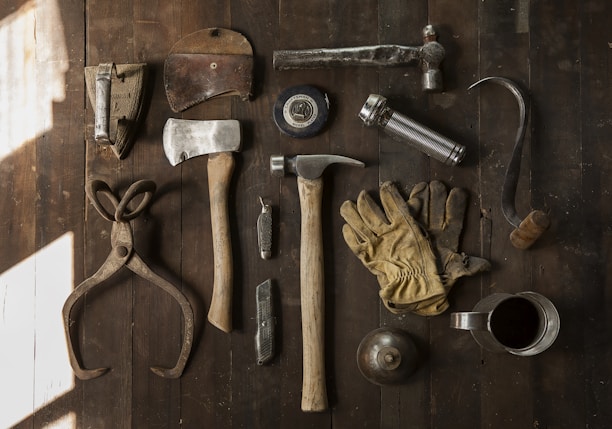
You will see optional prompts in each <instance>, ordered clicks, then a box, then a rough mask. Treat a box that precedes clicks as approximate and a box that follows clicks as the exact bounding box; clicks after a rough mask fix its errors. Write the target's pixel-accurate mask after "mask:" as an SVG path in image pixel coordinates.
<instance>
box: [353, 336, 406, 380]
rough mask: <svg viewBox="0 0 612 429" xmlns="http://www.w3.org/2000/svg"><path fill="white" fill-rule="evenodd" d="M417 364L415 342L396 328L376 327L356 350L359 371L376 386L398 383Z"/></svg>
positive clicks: (404, 378)
mask: <svg viewBox="0 0 612 429" xmlns="http://www.w3.org/2000/svg"><path fill="white" fill-rule="evenodd" d="M417 365H418V353H417V348H416V345H415V344H414V341H413V340H412V338H410V336H409V335H408V334H407V333H405V332H404V331H402V330H400V329H394V328H378V329H375V330H374V331H372V332H370V333H369V334H367V335H366V336H365V337H364V338H363V340H361V343H360V344H359V348H358V349H357V366H358V367H359V371H361V374H362V375H363V376H364V377H365V378H366V379H367V380H368V381H370V382H371V383H374V384H378V385H381V386H382V385H389V384H400V383H403V382H405V381H406V379H407V378H408V377H409V376H410V375H411V374H412V373H414V371H415V370H416V368H417Z"/></svg>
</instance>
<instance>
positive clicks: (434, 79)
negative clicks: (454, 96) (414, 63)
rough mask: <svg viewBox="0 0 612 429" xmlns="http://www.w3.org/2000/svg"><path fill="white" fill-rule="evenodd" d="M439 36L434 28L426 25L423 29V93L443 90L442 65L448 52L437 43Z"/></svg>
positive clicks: (421, 54)
mask: <svg viewBox="0 0 612 429" xmlns="http://www.w3.org/2000/svg"><path fill="white" fill-rule="evenodd" d="M437 37H438V36H437V34H436V31H435V29H434V28H433V26H431V25H426V26H425V27H424V28H423V46H422V47H421V50H420V59H421V69H422V71H423V77H422V80H421V83H422V84H423V91H426V92H440V91H442V89H443V84H442V72H441V71H440V63H441V62H442V60H443V59H444V56H445V54H446V52H445V51H444V47H443V46H442V45H441V44H440V43H438V42H437V41H436V39H437Z"/></svg>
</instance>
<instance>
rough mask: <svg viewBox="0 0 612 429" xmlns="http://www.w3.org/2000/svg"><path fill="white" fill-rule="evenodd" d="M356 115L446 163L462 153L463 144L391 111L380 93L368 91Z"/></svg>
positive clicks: (455, 160)
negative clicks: (368, 93) (366, 97)
mask: <svg viewBox="0 0 612 429" xmlns="http://www.w3.org/2000/svg"><path fill="white" fill-rule="evenodd" d="M359 118H360V119H361V120H362V121H363V122H364V123H365V124H366V125H367V126H372V125H378V126H380V127H381V128H382V129H383V131H385V133H387V134H389V135H390V136H391V137H393V138H395V139H396V140H399V141H401V142H405V143H408V144H409V145H410V146H412V147H414V148H415V149H418V150H420V151H421V152H423V153H425V154H426V155H429V156H430V157H432V158H434V159H436V160H438V161H440V162H443V163H444V164H446V165H457V164H459V163H460V162H461V161H462V160H463V158H464V156H465V146H463V145H460V144H459V143H456V142H454V141H452V140H451V139H449V138H446V137H444V136H443V135H441V134H439V133H437V132H435V131H433V130H431V129H430V128H427V127H426V126H424V125H422V124H419V123H418V122H416V121H415V120H413V119H410V118H409V117H407V116H405V115H402V114H401V113H398V112H396V111H394V110H393V109H391V108H390V107H388V106H387V99H386V98H385V97H383V96H382V95H378V94H370V96H369V97H368V99H367V100H366V102H365V104H364V105H363V107H362V108H361V111H360V112H359Z"/></svg>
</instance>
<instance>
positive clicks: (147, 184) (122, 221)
mask: <svg viewBox="0 0 612 429" xmlns="http://www.w3.org/2000/svg"><path fill="white" fill-rule="evenodd" d="M155 187H156V186H155V183H154V182H152V181H150V180H139V181H137V182H135V183H133V184H132V185H131V186H130V187H129V188H128V190H127V191H126V192H125V194H124V195H123V198H121V200H118V199H117V197H116V196H115V195H114V194H113V192H112V191H111V189H110V187H109V186H108V185H107V184H106V183H105V182H103V181H101V180H92V181H89V182H88V183H87V184H86V186H85V193H86V194H87V196H88V197H89V199H90V201H91V203H92V204H93V206H94V207H95V209H96V210H97V211H98V213H100V215H101V216H102V217H103V218H104V219H106V220H109V221H111V222H113V226H112V229H111V246H112V250H111V252H110V254H109V255H108V257H107V258H106V261H104V264H102V266H101V267H100V268H99V269H98V271H96V273H95V274H93V275H92V276H91V277H89V278H88V279H86V280H84V281H83V282H82V283H81V284H79V285H78V286H77V287H76V288H75V289H74V291H73V292H72V293H71V294H70V296H68V298H67V299H66V302H65V303H64V308H63V309H62V314H63V317H64V330H65V333H66V340H67V342H68V353H69V356H70V365H71V366H72V369H73V371H74V373H75V375H76V376H77V377H78V378H80V379H81V380H89V379H92V378H96V377H99V376H101V375H102V374H104V373H105V372H106V371H108V370H109V368H96V369H85V368H83V367H82V366H81V363H80V362H79V359H78V358H77V355H76V354H75V350H74V346H73V341H72V337H71V334H70V328H71V326H72V324H74V323H75V321H74V320H72V319H70V313H71V311H72V309H73V307H74V305H75V304H76V302H77V301H78V300H79V299H80V298H81V297H82V296H84V295H85V294H86V293H87V292H89V291H91V290H92V289H93V288H94V287H96V286H98V285H100V284H102V283H103V282H104V281H105V280H107V279H109V278H110V277H111V276H112V275H113V274H115V273H116V272H117V271H119V270H120V269H121V268H122V267H123V266H124V265H125V266H126V267H127V268H129V269H130V270H132V271H133V272H134V273H135V274H138V275H139V276H140V277H142V278H144V279H146V280H148V281H149V282H151V283H152V284H154V285H155V286H158V287H160V288H161V289H162V290H164V292H166V293H168V294H170V296H172V298H174V299H175V300H176V301H177V302H178V304H179V306H180V307H181V311H182V314H183V331H184V332H183V344H182V347H181V351H180V354H179V358H178V361H177V363H176V366H174V367H173V368H163V367H159V366H154V367H151V371H153V372H154V373H155V374H157V375H159V376H160V377H165V378H178V377H180V376H181V374H182V373H183V369H184V368H185V364H186V363H187V359H188V358H189V353H190V352H191V346H192V344H193V327H194V317H193V309H192V308H191V304H190V303H189V301H188V300H187V298H186V297H185V295H183V293H182V292H181V291H180V290H179V289H178V288H176V287H175V286H174V285H172V284H171V283H170V282H168V281H167V280H164V279H163V278H162V277H160V276H159V275H157V274H155V273H154V272H153V271H152V270H151V269H150V268H149V267H148V266H147V264H146V263H145V262H144V261H143V260H142V259H141V258H140V256H138V254H137V253H136V251H135V250H134V237H133V232H132V227H131V226H130V221H131V220H132V219H134V218H136V217H137V216H138V215H140V213H142V211H144V210H145V209H146V207H147V206H148V204H149V203H150V201H151V198H152V197H153V193H154V192H155ZM98 194H102V195H104V196H105V197H106V198H107V199H108V200H109V201H110V203H111V204H112V205H113V207H114V209H115V212H114V213H110V212H109V211H108V210H107V209H106V208H105V207H104V206H103V205H102V204H101V202H100V200H99V199H98ZM141 194H142V199H141V200H140V202H139V203H138V206H137V207H136V208H135V209H133V210H130V209H129V208H128V204H129V203H130V202H131V201H132V200H135V198H136V200H135V202H136V201H137V199H138V198H140V195H141Z"/></svg>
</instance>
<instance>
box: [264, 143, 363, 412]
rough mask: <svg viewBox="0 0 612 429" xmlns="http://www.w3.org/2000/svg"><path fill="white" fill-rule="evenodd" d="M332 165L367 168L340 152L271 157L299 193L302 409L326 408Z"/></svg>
mask: <svg viewBox="0 0 612 429" xmlns="http://www.w3.org/2000/svg"><path fill="white" fill-rule="evenodd" d="M331 164H346V165H351V166H354V167H364V164H363V162H361V161H357V160H356V159H352V158H348V157H346V156H339V155H296V156H294V157H285V156H283V155H273V156H271V157H270V171H271V172H272V174H274V175H277V176H283V175H285V173H292V174H295V175H296V176H297V184H298V192H299V195H300V212H301V231H300V234H301V238H300V303H301V308H302V348H303V350H302V354H303V374H302V377H303V378H302V383H303V384H302V411H309V412H310V411H324V410H326V409H327V389H326V386H325V353H324V345H325V340H324V337H325V335H324V333H325V319H324V305H325V290H324V287H323V286H324V275H323V230H322V222H321V200H322V196H323V177H322V174H323V171H324V170H325V169H326V168H327V167H328V166H329V165H331Z"/></svg>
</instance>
